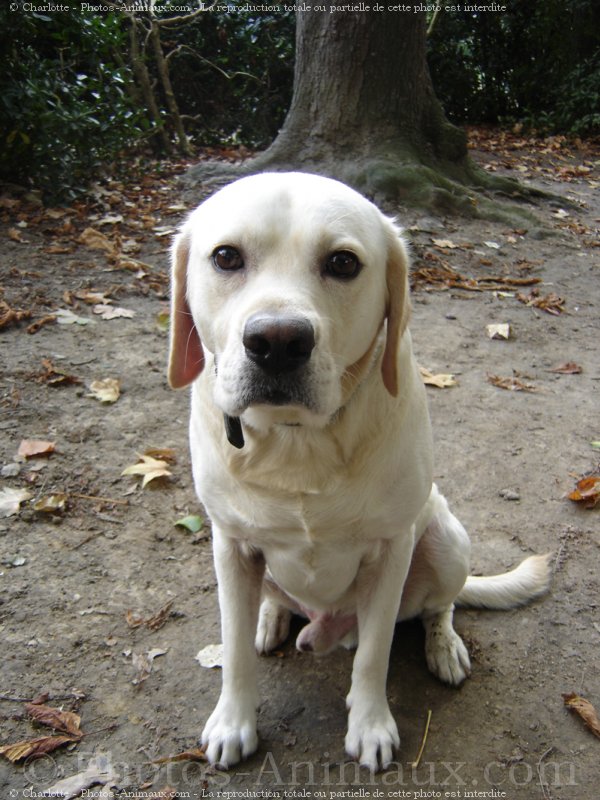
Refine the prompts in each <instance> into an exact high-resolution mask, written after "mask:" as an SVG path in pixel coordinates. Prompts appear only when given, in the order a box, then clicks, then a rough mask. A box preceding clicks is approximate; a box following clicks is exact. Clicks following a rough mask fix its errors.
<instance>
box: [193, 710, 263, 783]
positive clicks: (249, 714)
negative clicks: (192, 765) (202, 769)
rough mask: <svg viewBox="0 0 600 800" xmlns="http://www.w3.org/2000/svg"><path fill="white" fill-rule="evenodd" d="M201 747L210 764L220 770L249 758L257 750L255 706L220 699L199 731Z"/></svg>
mask: <svg viewBox="0 0 600 800" xmlns="http://www.w3.org/2000/svg"><path fill="white" fill-rule="evenodd" d="M202 746H203V747H204V748H205V752H206V757H207V758H208V760H209V761H210V763H211V764H216V765H217V766H219V767H222V768H223V769H227V768H228V767H231V766H233V765H234V764H237V763H238V761H241V760H242V759H243V758H247V757H248V756H249V755H252V753H253V752H254V751H255V750H256V748H257V747H258V735H257V733H256V704H255V703H254V702H252V701H243V700H241V701H240V700H239V698H236V699H235V701H232V700H229V699H228V698H226V697H223V696H221V699H220V700H219V702H218V703H217V707H216V708H215V710H214V711H213V713H212V714H211V715H210V717H209V718H208V722H207V723H206V725H205V726H204V730H203V731H202Z"/></svg>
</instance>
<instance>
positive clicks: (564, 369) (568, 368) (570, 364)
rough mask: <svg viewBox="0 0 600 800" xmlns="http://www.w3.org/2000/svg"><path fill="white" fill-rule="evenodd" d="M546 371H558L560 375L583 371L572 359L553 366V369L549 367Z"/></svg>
mask: <svg viewBox="0 0 600 800" xmlns="http://www.w3.org/2000/svg"><path fill="white" fill-rule="evenodd" d="M548 372H558V373H559V374H561V375H579V374H581V373H582V372H583V369H582V367H580V366H579V364H575V362H574V361H567V362H566V363H565V364H561V365H560V366H558V367H554V369H549V370H548Z"/></svg>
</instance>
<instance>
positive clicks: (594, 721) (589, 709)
mask: <svg viewBox="0 0 600 800" xmlns="http://www.w3.org/2000/svg"><path fill="white" fill-rule="evenodd" d="M562 697H563V700H564V702H565V705H566V707H567V708H569V709H570V710H571V711H574V712H575V713H576V714H577V715H578V716H579V717H580V718H581V719H582V720H583V723H584V725H585V726H586V728H588V730H590V731H591V732H592V733H593V734H594V736H597V737H598V738H599V739H600V719H598V713H597V711H596V709H595V708H594V706H593V705H592V704H591V703H590V701H589V700H586V699H585V697H581V696H580V695H578V694H575V692H569V694H563V696H562Z"/></svg>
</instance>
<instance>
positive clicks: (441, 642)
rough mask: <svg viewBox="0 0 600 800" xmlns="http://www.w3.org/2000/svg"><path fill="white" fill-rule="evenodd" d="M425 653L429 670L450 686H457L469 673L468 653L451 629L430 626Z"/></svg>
mask: <svg viewBox="0 0 600 800" xmlns="http://www.w3.org/2000/svg"><path fill="white" fill-rule="evenodd" d="M425 655H426V657H427V666H428V667H429V670H430V672H433V674H434V675H435V676H436V677H437V678H439V679H440V680H441V681H443V682H444V683H449V684H450V685H451V686H459V685H460V684H461V683H462V682H463V681H464V680H466V679H467V678H468V677H469V675H470V674H471V661H470V659H469V653H468V651H467V648H466V647H465V645H464V642H463V640H462V639H461V638H460V636H459V635H458V633H456V631H455V630H453V629H450V630H448V629H445V630H444V629H440V628H435V627H432V629H430V630H428V631H427V636H426V639H425Z"/></svg>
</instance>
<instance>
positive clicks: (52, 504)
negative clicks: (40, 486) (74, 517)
mask: <svg viewBox="0 0 600 800" xmlns="http://www.w3.org/2000/svg"><path fill="white" fill-rule="evenodd" d="M67 500H68V495H66V494H65V493H64V492H57V493H56V494H49V495H46V496H45V497H40V499H39V500H36V501H35V503H34V504H33V509H34V511H39V512H40V513H43V514H56V513H57V512H59V511H64V510H65V507H66V505H67Z"/></svg>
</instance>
